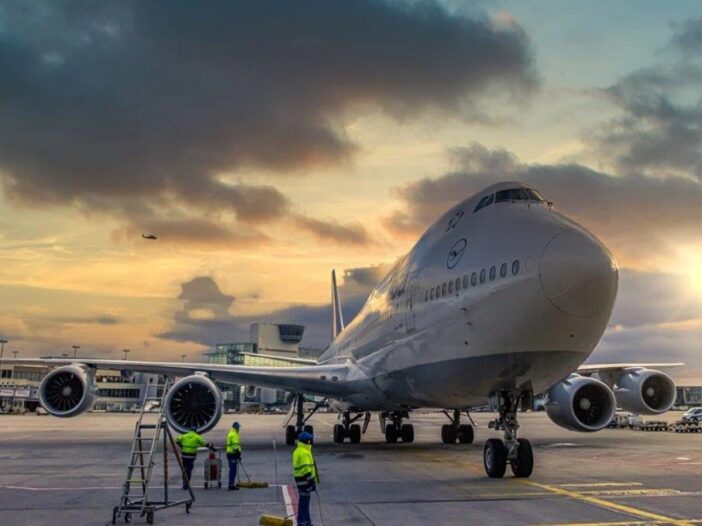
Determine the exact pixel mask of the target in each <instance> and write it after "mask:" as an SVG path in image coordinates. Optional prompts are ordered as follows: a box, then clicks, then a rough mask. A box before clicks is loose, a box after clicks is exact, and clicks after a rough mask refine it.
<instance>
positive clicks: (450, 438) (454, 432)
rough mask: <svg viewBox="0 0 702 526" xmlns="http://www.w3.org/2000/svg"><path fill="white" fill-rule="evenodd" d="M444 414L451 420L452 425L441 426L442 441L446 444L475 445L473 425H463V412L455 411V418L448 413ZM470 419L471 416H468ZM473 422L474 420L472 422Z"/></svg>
mask: <svg viewBox="0 0 702 526" xmlns="http://www.w3.org/2000/svg"><path fill="white" fill-rule="evenodd" d="M444 414H445V415H446V416H447V417H448V418H449V420H451V423H450V424H444V425H443V426H441V441H442V442H443V443H444V444H455V443H456V441H458V442H460V443H461V444H472V443H473V437H474V432H473V426H472V425H471V424H461V412H460V411H459V410H458V409H454V410H453V416H451V415H449V414H448V412H447V411H444ZM468 418H470V415H468ZM471 422H472V420H471Z"/></svg>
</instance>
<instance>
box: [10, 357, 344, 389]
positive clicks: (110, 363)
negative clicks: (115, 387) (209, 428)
mask: <svg viewBox="0 0 702 526" xmlns="http://www.w3.org/2000/svg"><path fill="white" fill-rule="evenodd" d="M1 363H3V364H10V365H42V366H49V367H57V366H62V365H71V364H75V365H85V366H88V367H94V368H97V369H110V370H114V371H131V372H143V373H153V374H163V375H169V376H188V375H191V374H195V373H206V374H207V375H208V376H209V377H210V378H212V380H215V381H218V382H223V383H232V384H240V385H255V386H257V387H271V388H274V389H282V390H285V391H293V392H305V393H309V394H315V395H319V396H330V397H334V396H343V395H345V394H348V393H351V392H352V389H351V388H350V386H349V379H350V378H349V377H350V376H351V375H352V374H353V373H354V372H355V371H358V369H357V368H356V367H353V366H352V365H351V364H350V362H347V363H346V364H340V365H339V364H337V365H312V366H302V367H252V366H246V365H225V364H211V363H183V362H142V361H132V360H100V359H90V358H12V359H4V360H2V362H1Z"/></svg>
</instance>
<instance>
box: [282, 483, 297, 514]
mask: <svg viewBox="0 0 702 526" xmlns="http://www.w3.org/2000/svg"><path fill="white" fill-rule="evenodd" d="M291 488H292V486H291V485H290V484H286V485H284V486H283V487H282V489H283V501H284V502H285V515H287V516H288V517H291V516H293V515H294V514H295V509H294V508H293V503H292V495H291V494H290V491H292V490H291Z"/></svg>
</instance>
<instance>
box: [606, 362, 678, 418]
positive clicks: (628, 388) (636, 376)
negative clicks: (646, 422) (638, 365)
mask: <svg viewBox="0 0 702 526" xmlns="http://www.w3.org/2000/svg"><path fill="white" fill-rule="evenodd" d="M614 395H615V396H616V398H617V404H618V405H619V407H621V408H622V409H623V410H625V411H629V412H631V413H637V414H640V415H657V414H659V413H665V412H666V411H667V410H668V409H670V408H671V406H672V405H673V402H675V384H674V383H673V380H671V379H670V378H669V377H668V375H666V374H663V373H662V372H660V371H654V370H652V369H632V370H627V371H625V373H624V374H623V375H622V376H621V377H620V378H619V380H617V384H616V385H615V386H614Z"/></svg>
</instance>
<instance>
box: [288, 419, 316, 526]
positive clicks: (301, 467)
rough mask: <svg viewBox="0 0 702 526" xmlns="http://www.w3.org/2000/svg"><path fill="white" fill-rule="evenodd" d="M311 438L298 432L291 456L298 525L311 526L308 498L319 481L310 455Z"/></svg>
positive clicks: (307, 434)
mask: <svg viewBox="0 0 702 526" xmlns="http://www.w3.org/2000/svg"><path fill="white" fill-rule="evenodd" d="M312 438H313V437H312V435H311V434H310V433H306V432H303V433H300V435H299V436H298V439H297V447H296V448H295V451H294V452H293V457H292V464H293V475H294V477H295V484H296V485H297V493H298V506H297V524H298V526H312V518H311V517H310V499H311V498H312V492H313V491H316V490H317V483H318V482H319V476H318V474H317V465H316V463H315V461H314V456H313V455H312Z"/></svg>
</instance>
